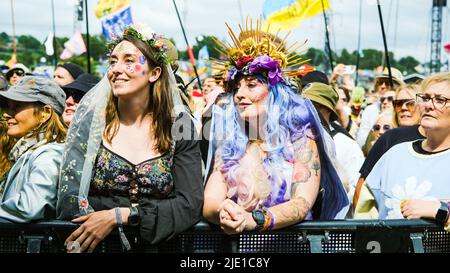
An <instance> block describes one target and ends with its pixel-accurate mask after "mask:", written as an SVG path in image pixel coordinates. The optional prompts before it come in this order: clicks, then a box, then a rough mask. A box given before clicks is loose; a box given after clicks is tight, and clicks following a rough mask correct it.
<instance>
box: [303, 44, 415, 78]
mask: <svg viewBox="0 0 450 273" xmlns="http://www.w3.org/2000/svg"><path fill="white" fill-rule="evenodd" d="M361 53H362V54H361V56H360V59H359V68H360V69H370V70H372V69H374V68H376V67H378V66H382V65H385V59H384V52H383V51H380V50H376V49H363V50H362V52H361ZM305 55H306V57H307V58H308V59H311V61H310V63H309V64H310V65H312V66H316V67H328V66H329V63H328V62H329V61H328V55H326V54H325V52H324V51H322V50H320V49H316V48H309V49H308V51H307V52H306V54H305ZM333 58H334V62H335V64H336V63H343V64H347V65H356V60H357V51H356V50H355V51H353V52H352V53H350V52H349V51H348V50H347V49H343V50H342V51H341V53H340V55H337V54H335V53H334V52H333ZM389 60H390V63H391V66H393V67H395V68H397V69H399V70H400V71H402V72H403V73H404V74H412V73H417V71H416V70H415V67H416V66H417V65H419V64H420V62H419V61H418V60H416V59H415V58H414V57H411V56H408V57H403V58H400V60H398V61H397V60H396V59H395V56H394V53H392V52H389Z"/></svg>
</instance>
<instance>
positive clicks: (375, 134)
mask: <svg viewBox="0 0 450 273" xmlns="http://www.w3.org/2000/svg"><path fill="white" fill-rule="evenodd" d="M392 119H393V116H392V112H391V111H390V109H389V108H388V109H387V110H385V111H383V112H381V114H380V115H379V116H378V117H377V119H376V120H375V124H374V125H373V126H372V130H371V131H370V133H369V135H368V136H367V139H366V143H365V144H364V146H363V147H362V150H363V153H364V156H367V155H368V154H369V152H370V150H371V149H372V147H373V145H374V144H375V142H377V140H378V139H379V138H380V137H381V136H382V135H383V134H384V133H385V132H386V131H388V130H390V129H391V128H392Z"/></svg>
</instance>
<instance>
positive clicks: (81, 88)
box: [62, 73, 100, 126]
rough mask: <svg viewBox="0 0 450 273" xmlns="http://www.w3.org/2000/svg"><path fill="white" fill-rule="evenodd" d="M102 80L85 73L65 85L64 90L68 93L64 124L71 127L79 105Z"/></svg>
mask: <svg viewBox="0 0 450 273" xmlns="http://www.w3.org/2000/svg"><path fill="white" fill-rule="evenodd" d="M99 81H100V79H98V78H97V77H95V76H93V75H91V74H88V73H84V74H81V75H80V76H79V77H78V78H77V79H76V80H75V81H73V82H72V83H69V84H67V85H64V86H63V87H62V89H63V90H64V93H66V104H65V107H64V113H63V115H62V117H63V119H64V123H65V124H66V125H67V126H69V125H70V122H71V121H72V118H73V116H74V114H75V111H76V110H77V108H78V103H79V102H80V100H81V99H82V98H83V96H84V95H85V94H86V93H87V92H88V91H89V90H91V88H93V87H94V86H95V85H96V84H97V83H98V82H99Z"/></svg>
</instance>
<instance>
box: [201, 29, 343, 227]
mask: <svg viewBox="0 0 450 273" xmlns="http://www.w3.org/2000/svg"><path fill="white" fill-rule="evenodd" d="M256 25H257V26H256V29H252V25H251V24H250V26H249V25H248V24H247V25H246V28H245V30H243V29H242V27H241V28H240V29H241V30H242V33H241V34H240V35H239V38H237V36H236V35H235V34H234V33H233V31H232V30H231V29H230V28H229V27H228V28H229V30H230V31H229V33H230V36H231V38H232V40H233V46H226V45H224V44H220V47H221V49H222V51H223V53H225V54H227V56H228V60H227V61H219V62H218V65H219V66H220V67H219V69H222V70H223V71H227V72H228V83H227V86H226V90H227V96H228V101H229V103H227V104H224V105H222V106H221V107H219V106H218V105H215V106H214V110H213V117H212V124H211V141H210V149H209V155H208V158H209V160H208V166H207V170H210V171H209V174H208V175H207V176H206V180H207V184H206V187H205V199H204V207H203V216H204V217H205V218H206V219H207V220H208V221H210V222H212V223H214V224H219V225H220V226H221V228H222V229H223V230H224V232H226V233H227V234H235V233H240V232H242V231H243V230H257V231H260V232H262V231H265V230H270V229H279V228H283V227H286V226H290V225H293V224H296V223H298V222H300V221H303V220H305V219H313V218H318V219H335V218H340V217H342V216H343V215H345V213H346V209H347V205H348V199H347V197H346V193H345V190H344V188H343V186H342V184H341V182H340V180H339V178H338V176H337V174H336V171H335V169H334V167H333V164H332V163H331V158H332V157H333V154H334V146H333V144H332V140H331V141H330V139H329V135H327V134H326V133H325V132H324V131H323V129H322V126H321V124H320V121H319V119H318V116H317V113H316V112H315V110H314V107H313V105H312V104H311V102H310V101H309V100H308V99H305V98H303V97H301V96H299V95H298V94H296V93H298V91H297V90H296V88H295V87H293V85H291V84H290V80H289V77H291V76H296V75H298V74H299V73H301V72H302V71H301V70H299V69H294V68H296V67H298V66H299V65H300V64H301V63H302V62H301V61H300V57H299V55H297V54H292V53H291V54H288V52H286V50H285V40H286V39H285V40H281V39H279V38H277V37H275V36H273V35H270V34H267V33H265V32H262V31H261V29H260V25H261V24H260V23H259V22H257V24H256Z"/></svg>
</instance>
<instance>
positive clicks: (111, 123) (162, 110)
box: [103, 35, 173, 154]
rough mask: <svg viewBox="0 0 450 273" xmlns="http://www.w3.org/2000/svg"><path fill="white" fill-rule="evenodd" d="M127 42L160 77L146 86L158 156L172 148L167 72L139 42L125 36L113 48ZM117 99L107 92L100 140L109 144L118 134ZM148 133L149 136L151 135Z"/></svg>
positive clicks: (154, 55) (155, 55)
mask: <svg viewBox="0 0 450 273" xmlns="http://www.w3.org/2000/svg"><path fill="white" fill-rule="evenodd" d="M122 41H128V42H130V43H132V44H133V45H134V46H136V47H137V48H138V49H139V50H140V51H141V52H142V54H144V56H145V58H146V59H147V61H148V64H149V68H154V67H160V68H161V75H160V76H159V78H158V80H157V81H156V82H154V83H152V84H151V85H150V89H149V93H150V99H149V103H148V106H147V110H148V112H149V113H151V117H152V126H151V131H152V132H154V137H155V147H154V148H156V150H158V152H160V153H161V154H163V153H165V152H167V151H168V150H169V149H170V147H171V145H172V133H171V131H172V124H173V120H172V109H173V100H172V93H171V91H170V88H171V86H170V82H169V71H168V70H167V69H166V66H165V65H164V64H159V63H158V61H157V60H158V59H157V52H156V49H154V48H151V47H150V46H148V45H147V44H146V43H145V42H143V41H142V40H139V39H138V38H135V37H133V36H129V35H125V36H124V37H123V38H122V39H121V40H120V41H118V42H117V44H116V46H117V45H118V44H119V43H120V42H122ZM118 103H119V99H118V98H117V97H115V96H114V94H113V93H112V92H110V94H109V97H108V103H107V106H106V127H105V131H104V132H103V137H104V138H105V139H106V140H107V141H108V142H109V143H111V142H112V139H113V138H114V137H115V136H116V135H117V132H118V130H119V125H120V122H119V113H118ZM152 132H149V134H152Z"/></svg>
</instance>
